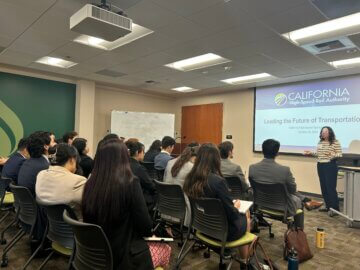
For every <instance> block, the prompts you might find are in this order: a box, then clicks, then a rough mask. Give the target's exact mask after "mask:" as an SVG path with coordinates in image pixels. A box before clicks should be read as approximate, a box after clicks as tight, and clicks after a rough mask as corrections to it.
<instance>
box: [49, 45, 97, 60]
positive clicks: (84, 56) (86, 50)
mask: <svg viewBox="0 0 360 270" xmlns="http://www.w3.org/2000/svg"><path fill="white" fill-rule="evenodd" d="M103 52H104V51H103V50H101V49H97V48H93V47H90V46H86V45H83V44H79V43H75V42H69V43H67V44H66V45H64V46H62V47H60V48H58V49H56V50H55V51H53V52H52V53H51V54H50V56H53V57H60V58H63V59H68V60H70V61H73V62H76V63H81V62H84V61H86V60H88V59H89V58H92V57H94V56H96V55H99V54H101V53H103Z"/></svg>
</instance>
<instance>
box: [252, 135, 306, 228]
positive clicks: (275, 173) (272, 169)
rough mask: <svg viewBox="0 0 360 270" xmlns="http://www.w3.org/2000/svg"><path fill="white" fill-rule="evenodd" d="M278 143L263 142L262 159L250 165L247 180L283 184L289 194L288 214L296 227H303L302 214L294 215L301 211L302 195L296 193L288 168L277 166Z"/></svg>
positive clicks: (269, 140) (274, 141) (271, 140)
mask: <svg viewBox="0 0 360 270" xmlns="http://www.w3.org/2000/svg"><path fill="white" fill-rule="evenodd" d="M279 149H280V143H279V142H278V141H276V140H273V139H268V140H265V141H264V142H263V144H262V152H263V155H264V159H263V160H262V161H260V162H258V163H256V164H253V165H250V168H249V179H250V180H253V181H255V182H258V183H263V184H271V183H280V184H285V185H286V187H287V190H288V192H289V197H288V199H287V204H288V205H287V206H288V210H289V214H290V215H291V216H294V219H295V224H296V225H297V227H300V228H303V227H304V214H303V213H302V214H299V215H295V214H296V211H297V209H302V208H303V206H302V200H303V197H301V196H302V195H301V194H299V193H298V192H297V191H296V183H295V179H294V177H293V175H292V173H291V171H290V168H289V167H287V166H283V165H280V164H278V163H277V162H276V161H275V158H276V156H277V154H278V152H279Z"/></svg>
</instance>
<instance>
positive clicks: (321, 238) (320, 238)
mask: <svg viewBox="0 0 360 270" xmlns="http://www.w3.org/2000/svg"><path fill="white" fill-rule="evenodd" d="M316 247H317V248H324V247H325V230H324V229H323V228H317V229H316Z"/></svg>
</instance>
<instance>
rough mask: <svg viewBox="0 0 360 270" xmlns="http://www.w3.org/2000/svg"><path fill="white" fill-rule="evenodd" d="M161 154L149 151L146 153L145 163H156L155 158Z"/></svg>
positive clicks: (157, 151) (156, 151)
mask: <svg viewBox="0 0 360 270" xmlns="http://www.w3.org/2000/svg"><path fill="white" fill-rule="evenodd" d="M159 153H160V151H159V150H149V151H147V152H146V153H145V156H144V162H154V159H155V157H156V156H157V155H158V154H159Z"/></svg>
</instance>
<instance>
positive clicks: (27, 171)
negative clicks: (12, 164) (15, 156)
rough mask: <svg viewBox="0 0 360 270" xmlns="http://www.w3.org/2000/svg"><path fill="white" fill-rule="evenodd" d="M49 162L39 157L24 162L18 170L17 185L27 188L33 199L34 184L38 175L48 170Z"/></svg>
mask: <svg viewBox="0 0 360 270" xmlns="http://www.w3.org/2000/svg"><path fill="white" fill-rule="evenodd" d="M49 165H50V164H49V161H48V160H47V159H46V158H45V157H43V156H41V157H39V158H30V159H28V160H26V161H25V162H24V163H23V165H22V166H21V168H20V171H19V176H18V185H19V186H23V187H27V188H28V189H29V190H30V191H31V193H32V195H33V196H34V197H35V184H36V177H37V175H38V173H39V172H40V171H42V170H46V169H48V168H49Z"/></svg>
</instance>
